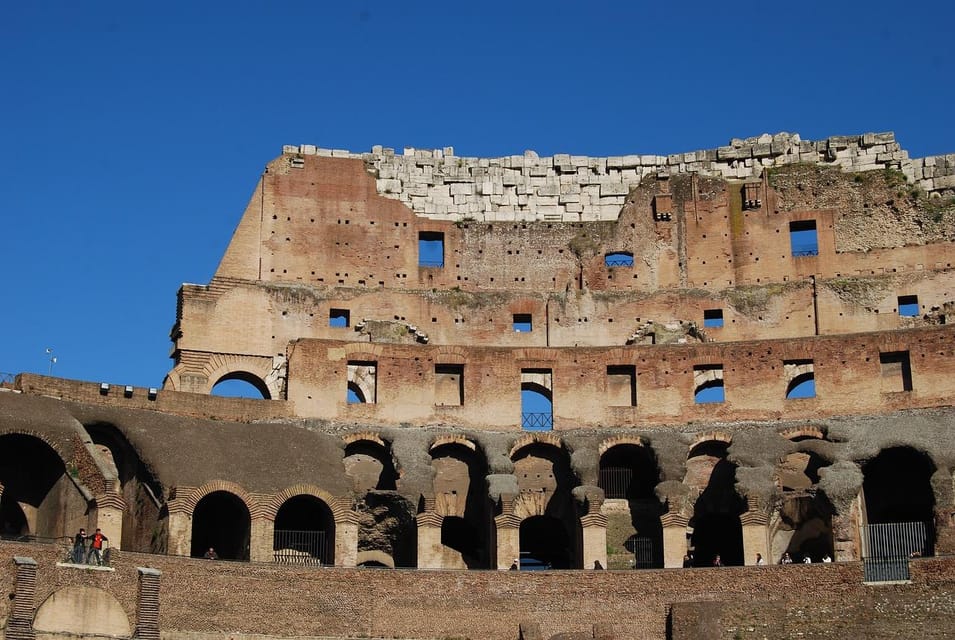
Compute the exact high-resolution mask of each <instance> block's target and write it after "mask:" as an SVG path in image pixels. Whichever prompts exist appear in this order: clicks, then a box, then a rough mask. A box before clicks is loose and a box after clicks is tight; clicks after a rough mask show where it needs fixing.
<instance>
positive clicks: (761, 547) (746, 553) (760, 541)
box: [739, 511, 773, 566]
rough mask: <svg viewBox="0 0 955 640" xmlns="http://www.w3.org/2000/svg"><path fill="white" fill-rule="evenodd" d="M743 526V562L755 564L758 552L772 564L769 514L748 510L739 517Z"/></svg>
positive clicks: (764, 560)
mask: <svg viewBox="0 0 955 640" xmlns="http://www.w3.org/2000/svg"><path fill="white" fill-rule="evenodd" d="M739 521H740V524H741V525H742V528H743V564H745V565H747V566H749V565H755V564H756V554H757V553H758V554H760V555H761V556H762V557H763V562H764V563H766V564H772V563H773V559H771V558H770V557H769V516H767V515H766V514H765V513H763V512H762V511H747V512H746V513H744V514H742V515H741V516H740V517H739Z"/></svg>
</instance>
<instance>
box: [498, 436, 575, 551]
mask: <svg viewBox="0 0 955 640" xmlns="http://www.w3.org/2000/svg"><path fill="white" fill-rule="evenodd" d="M513 458H514V475H515V476H516V478H517V486H518V489H519V491H520V494H519V496H518V501H519V505H518V506H515V511H516V512H518V513H521V514H522V515H526V516H528V519H531V518H533V517H544V518H546V519H545V520H543V521H541V520H534V521H533V522H531V523H530V524H528V525H527V526H528V527H530V529H528V531H529V532H530V533H531V534H533V535H530V534H529V535H530V537H529V538H528V541H529V544H531V547H532V548H529V550H530V551H534V549H535V548H536V546H535V545H539V544H542V545H544V547H543V548H546V544H545V543H543V542H541V543H536V542H535V543H531V542H530V541H533V540H534V537H535V536H536V535H537V534H539V533H540V532H541V531H542V529H540V528H539V527H544V526H550V527H553V528H554V530H553V531H551V532H550V535H552V536H554V537H555V538H559V540H560V548H562V549H566V550H567V553H566V556H565V557H564V559H563V560H561V561H560V562H561V564H560V565H558V564H555V563H554V562H553V561H551V566H553V567H554V568H565V569H570V568H580V567H581V565H582V563H583V559H582V553H581V538H582V533H581V528H580V518H579V514H578V512H577V503H576V501H575V500H574V498H573V495H572V491H573V488H574V487H576V486H577V485H578V484H579V482H578V478H577V476H576V475H575V474H574V472H573V470H572V469H571V466H570V456H569V455H568V453H567V450H566V449H564V448H563V447H559V446H555V445H553V444H548V443H543V442H533V443H530V444H528V445H526V446H524V447H521V448H520V449H519V450H517V451H516V452H515V453H514V456H513ZM542 522H543V523H546V525H545V524H541V523H542ZM558 527H559V531H558V530H557V529H558ZM521 529H522V531H523V530H524V525H522V527H521ZM541 535H544V534H541ZM522 539H523V533H522ZM524 549H525V548H524V545H523V542H522V546H521V550H522V551H524Z"/></svg>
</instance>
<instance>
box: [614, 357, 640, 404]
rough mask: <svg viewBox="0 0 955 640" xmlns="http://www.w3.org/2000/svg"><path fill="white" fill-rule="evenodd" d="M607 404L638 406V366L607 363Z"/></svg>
mask: <svg viewBox="0 0 955 640" xmlns="http://www.w3.org/2000/svg"><path fill="white" fill-rule="evenodd" d="M607 404H608V405H609V406H611V407H635V406H637V368H636V367H635V366H633V365H632V364H612V365H607Z"/></svg>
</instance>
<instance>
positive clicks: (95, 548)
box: [86, 528, 109, 565]
mask: <svg viewBox="0 0 955 640" xmlns="http://www.w3.org/2000/svg"><path fill="white" fill-rule="evenodd" d="M86 539H87V540H90V541H91V542H90V550H89V551H87V552H86V564H90V558H96V564H98V565H100V564H103V543H104V542H109V538H107V537H106V536H105V535H103V532H102V531H101V530H100V529H99V528H97V529H96V531H95V532H94V533H93V535H91V536H88V537H87V538H86Z"/></svg>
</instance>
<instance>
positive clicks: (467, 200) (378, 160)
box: [283, 132, 955, 222]
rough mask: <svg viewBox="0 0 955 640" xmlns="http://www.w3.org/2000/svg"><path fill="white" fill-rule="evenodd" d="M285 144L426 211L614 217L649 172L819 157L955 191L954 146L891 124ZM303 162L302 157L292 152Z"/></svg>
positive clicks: (722, 169) (458, 215)
mask: <svg viewBox="0 0 955 640" xmlns="http://www.w3.org/2000/svg"><path fill="white" fill-rule="evenodd" d="M283 151H284V153H286V154H291V155H319V156H328V157H345V158H361V159H362V160H364V162H365V166H366V168H367V170H368V171H369V172H370V173H372V174H373V175H375V176H376V178H377V188H378V192H379V193H380V194H381V195H383V196H385V197H388V198H393V199H396V200H399V201H401V202H403V203H405V204H406V205H407V206H408V207H409V208H410V209H411V210H412V211H414V212H415V213H416V214H418V215H423V216H427V217H430V218H436V219H450V220H463V219H474V220H479V221H494V220H546V221H573V222H576V221H590V220H613V219H616V217H617V215H618V214H619V212H620V208H621V206H622V205H623V204H624V199H625V197H626V195H627V193H628V192H629V191H630V189H632V188H633V187H635V186H637V185H638V184H639V183H640V182H641V180H643V179H644V178H653V177H657V176H660V177H663V176H674V175H680V174H687V173H695V174H699V175H703V176H716V177H720V178H725V179H728V180H753V179H757V178H759V177H760V175H761V174H762V172H763V169H764V168H767V167H778V166H783V165H788V164H795V163H812V164H820V165H830V166H837V167H840V168H842V169H843V170H844V171H872V170H875V169H896V170H900V171H902V172H903V173H904V174H905V176H906V178H907V179H908V180H909V181H910V182H912V183H914V184H916V185H918V186H919V187H920V188H921V189H922V190H923V191H925V192H926V193H929V194H932V193H938V194H940V195H944V194H950V193H952V192H955V154H949V155H943V156H931V157H926V158H917V159H912V158H909V155H908V152H907V151H905V150H903V149H902V148H901V147H900V145H899V143H898V142H897V141H896V140H895V135H894V134H893V133H891V132H888V133H865V134H862V135H853V136H832V137H829V138H826V139H825V140H817V141H810V140H803V139H802V138H801V137H800V136H799V134H789V133H778V134H776V135H769V134H763V135H761V136H758V137H753V138H746V139H745V140H743V139H735V138H734V139H733V140H731V141H730V143H729V144H728V145H726V146H724V147H719V148H717V149H706V150H700V151H690V152H687V153H674V154H670V155H666V156H661V155H636V154H633V155H625V156H610V157H606V158H592V157H589V156H578V155H569V154H555V155H554V156H551V157H540V156H538V155H537V153H535V152H534V151H525V152H524V154H523V155H513V156H505V157H502V158H468V157H458V156H455V155H454V148H453V147H445V148H444V149H435V150H426V149H413V148H406V149H404V153H403V155H397V154H396V153H395V151H394V150H393V149H388V148H382V147H380V146H375V147H373V148H372V150H371V152H370V153H362V154H357V153H351V152H348V151H342V150H329V149H321V148H318V147H316V146H315V145H308V144H305V145H300V146H295V145H286V146H285V147H284V149H283ZM291 162H292V166H293V167H294V166H296V159H295V158H294V157H293V158H292V159H291Z"/></svg>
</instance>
